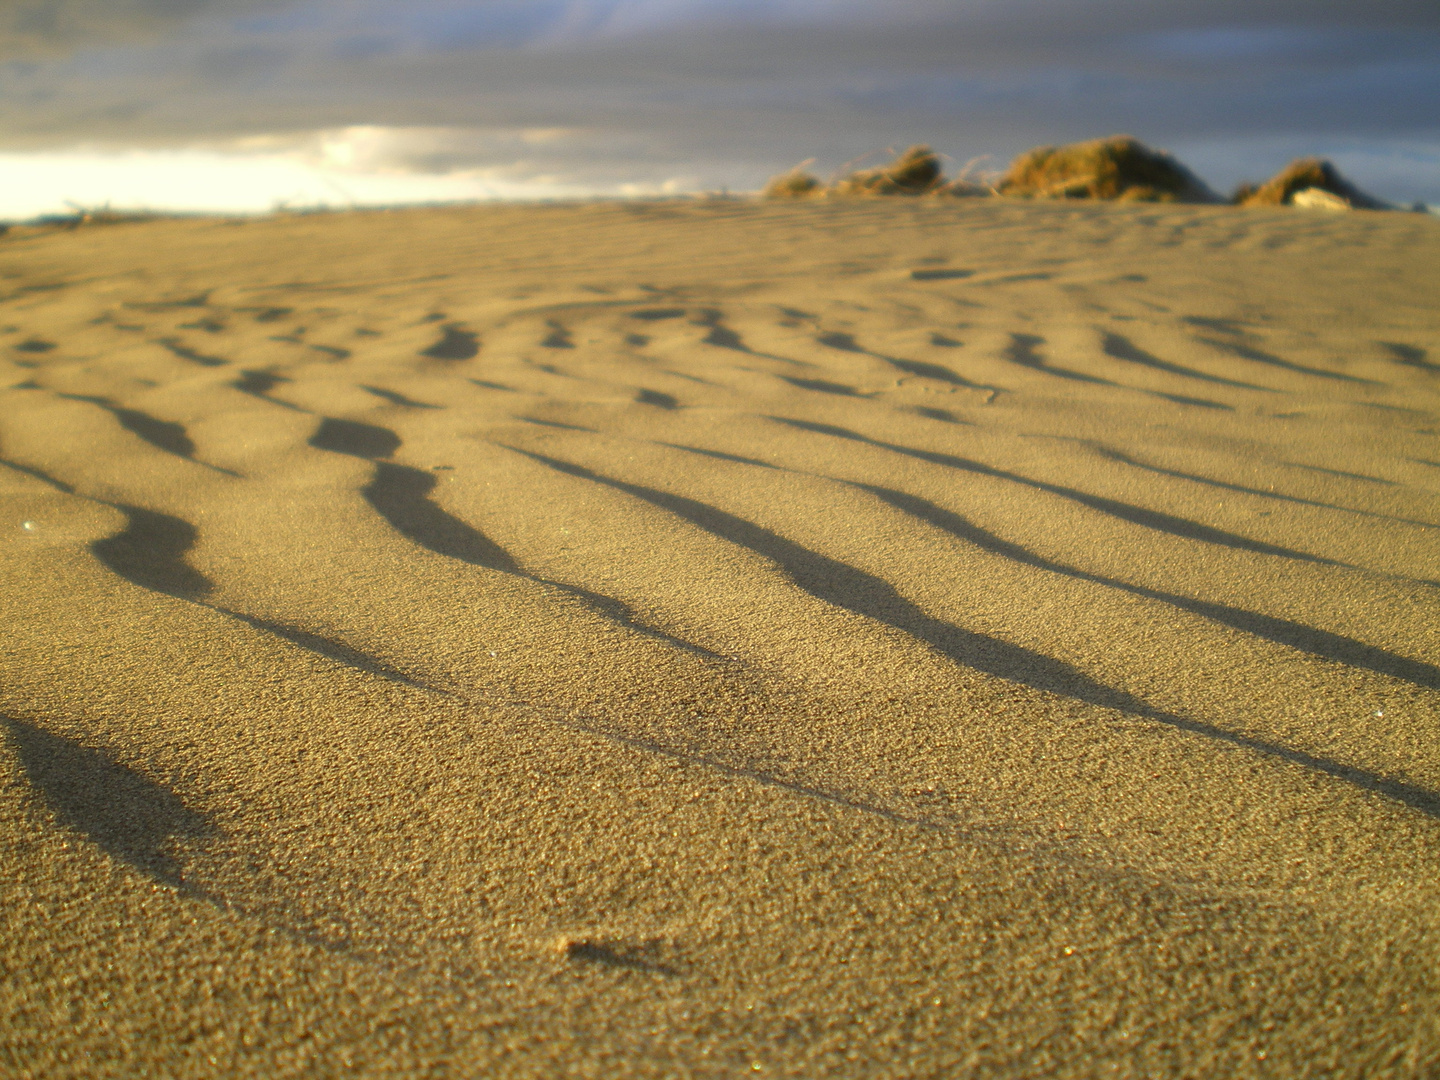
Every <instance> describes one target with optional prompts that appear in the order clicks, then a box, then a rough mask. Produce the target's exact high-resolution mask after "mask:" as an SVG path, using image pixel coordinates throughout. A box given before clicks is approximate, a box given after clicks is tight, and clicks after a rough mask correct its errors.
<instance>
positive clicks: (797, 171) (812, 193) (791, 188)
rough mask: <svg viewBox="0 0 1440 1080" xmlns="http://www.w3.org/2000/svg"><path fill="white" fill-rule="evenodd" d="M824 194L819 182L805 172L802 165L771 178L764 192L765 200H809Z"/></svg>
mask: <svg viewBox="0 0 1440 1080" xmlns="http://www.w3.org/2000/svg"><path fill="white" fill-rule="evenodd" d="M824 193H825V189H824V188H823V187H822V186H821V184H820V181H819V180H816V179H815V177H813V176H811V175H810V174H809V173H808V172H806V171H805V167H804V166H803V165H797V166H796V167H795V168H793V169H791V170H790V171H789V172H786V173H781V174H780V175H779V176H772V177H771V178H770V181H769V183H767V184H766V185H765V191H764V195H765V198H767V199H811V198H815V197H817V196H819V195H823V194H824Z"/></svg>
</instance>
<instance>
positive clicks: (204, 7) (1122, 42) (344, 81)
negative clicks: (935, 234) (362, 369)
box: [0, 0, 1440, 220]
mask: <svg viewBox="0 0 1440 1080" xmlns="http://www.w3.org/2000/svg"><path fill="white" fill-rule="evenodd" d="M1120 132H1124V133H1128V134H1132V135H1135V136H1137V137H1138V138H1140V139H1142V140H1143V141H1145V142H1147V143H1149V144H1151V145H1153V146H1157V147H1162V148H1165V149H1168V150H1170V151H1172V152H1173V153H1175V154H1176V155H1177V156H1179V157H1180V158H1181V160H1182V161H1184V162H1186V163H1187V164H1188V165H1189V166H1190V167H1191V168H1192V169H1194V170H1195V171H1196V172H1197V173H1199V174H1200V175H1201V176H1202V177H1203V178H1205V179H1206V180H1208V181H1209V182H1210V184H1211V185H1212V186H1213V187H1215V188H1216V189H1217V190H1219V191H1221V192H1228V191H1229V190H1230V189H1231V188H1232V187H1233V186H1234V185H1235V184H1236V183H1238V182H1239V181H1241V180H1259V179H1264V178H1265V177H1267V176H1269V175H1271V174H1273V173H1274V172H1275V171H1277V170H1278V169H1279V168H1280V167H1282V166H1283V165H1284V164H1285V163H1286V162H1287V161H1289V160H1290V159H1291V158H1293V157H1297V156H1302V155H1311V154H1317V155H1322V156H1327V157H1330V158H1331V159H1332V160H1334V161H1335V162H1336V164H1337V165H1338V166H1339V167H1340V169H1341V170H1342V171H1343V172H1345V173H1346V174H1347V175H1349V176H1350V177H1351V178H1352V179H1353V180H1355V181H1356V182H1357V183H1359V184H1360V185H1361V186H1362V187H1365V188H1367V189H1369V190H1371V191H1372V192H1373V193H1374V194H1376V195H1379V196H1381V197H1383V198H1388V199H1391V200H1395V201H1397V202H1406V203H1408V202H1411V201H1416V200H1423V201H1426V202H1430V203H1435V204H1440V3H1437V2H1436V0H1368V2H1359V0H1248V2H1240V0H764V2H761V0H0V218H6V219H12V220H13V219H17V218H23V217H28V216H33V215H35V214H40V213H47V212H64V211H65V210H66V209H67V205H68V204H73V205H78V206H84V207H98V206H101V205H105V204H107V203H108V204H109V205H111V206H112V207H114V208H117V209H118V208H142V207H144V208H150V209H160V210H166V209H169V210H222V211H254V212H260V211H266V210H270V209H274V208H276V207H287V206H288V207H293V208H300V207H310V206H324V205H328V206H346V205H367V204H384V203H398V202H413V201H448V200H464V199H493V198H506V199H520V198H569V197H576V196H588V195H618V196H625V195H658V194H672V193H680V192H689V191H701V190H712V191H714V190H722V189H729V190H732V191H743V190H754V189H756V188H758V187H759V186H760V185H761V184H762V183H763V182H764V180H765V178H766V177H768V176H769V175H772V174H774V173H776V172H780V171H783V170H784V169H786V168H788V167H790V166H792V165H794V164H796V163H798V162H801V161H805V160H808V159H814V164H813V165H812V166H811V167H812V168H813V170H814V171H816V172H817V173H819V174H820V175H822V176H825V175H827V174H829V173H831V172H833V171H835V170H838V169H840V168H842V167H843V166H845V165H846V164H847V163H853V162H855V161H857V160H864V161H867V162H869V161H875V160H878V159H881V158H883V156H884V154H885V152H886V151H887V149H900V148H903V147H905V146H907V145H910V144H911V143H914V142H927V143H930V144H931V145H933V146H934V147H935V148H936V149H937V150H939V151H941V152H942V153H944V154H945V155H947V156H948V157H949V158H950V159H951V162H952V165H951V169H952V171H955V170H959V169H961V168H962V167H964V166H965V165H966V164H967V163H971V162H974V164H973V165H971V167H972V168H973V169H977V170H998V169H1001V168H1003V167H1004V165H1005V164H1006V163H1007V162H1008V161H1009V160H1010V159H1011V158H1012V157H1013V156H1014V155H1015V154H1017V153H1019V152H1021V151H1023V150H1025V149H1027V148H1029V147H1031V146H1035V145H1038V144H1042V143H1062V142H1069V141H1075V140H1080V139H1087V138H1094V137H1097V136H1102V135H1109V134H1116V133H1120ZM866 155H868V157H866ZM977 159H978V160H977Z"/></svg>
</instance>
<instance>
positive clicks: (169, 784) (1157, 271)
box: [0, 199, 1440, 1078]
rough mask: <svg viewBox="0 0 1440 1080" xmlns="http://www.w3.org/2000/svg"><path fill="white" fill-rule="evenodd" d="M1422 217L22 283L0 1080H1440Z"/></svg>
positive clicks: (452, 216) (585, 215) (1086, 221)
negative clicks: (357, 1079)
mask: <svg viewBox="0 0 1440 1080" xmlns="http://www.w3.org/2000/svg"><path fill="white" fill-rule="evenodd" d="M1437 297H1440V222H1437V221H1435V220H1434V219H1433V218H1429V217H1426V216H1423V215H1410V214H1398V213H1392V214H1385V213H1353V214H1346V215H1339V214H1335V215H1327V214H1311V213H1306V212H1303V211H1294V210H1284V209H1278V210H1237V209H1234V208H1230V207H1159V208H1157V207H1151V206H1118V205H1094V204H1090V205H1084V204H1047V203H1027V202H1011V201H1008V200H999V199H993V200H988V199H987V200H964V201H959V202H956V203H929V202H924V203H922V202H912V201H904V200H902V201H897V202H885V201H875V202H865V203H852V204H843V203H815V204H792V205H765V204H760V203H755V202H750V201H744V200H733V199H732V200H725V199H717V200H711V201H703V200H695V201H684V200H678V201H670V202H649V203H647V202H639V203H622V204H601V205H557V206H541V207H533V206H532V207H500V206H497V207H477V208H458V209H456V208H451V209H418V210H408V211H403V212H388V213H386V212H376V213H337V214H317V215H308V216H307V215H297V216H280V217H274V218H269V219H264V220H253V221H219V220H192V221H154V222H149V223H142V224H120V225H106V226H89V227H82V228H79V229H76V230H73V231H65V230H53V229H52V230H35V229H30V230H27V229H17V230H13V231H12V232H11V233H10V234H9V235H8V236H7V237H5V238H4V239H3V240H0V331H3V334H0V342H3V350H0V459H3V461H4V465H3V466H0V620H3V622H0V626H3V631H0V717H3V718H4V726H5V731H4V732H3V733H0V736H3V737H0V904H3V910H4V912H5V923H4V930H3V935H0V968H3V976H4V977H3V980H0V1072H4V1074H5V1075H10V1076H37V1077H38V1076H44V1077H64V1076H84V1077H107V1076H141V1075H143V1076H225V1077H232V1076H257V1077H287V1076H302V1075H304V1076H340V1075H344V1076H402V1077H408V1076H456V1077H460V1076H464V1077H471V1076H474V1077H479V1076H485V1077H507V1076H517V1077H518V1076H567V1077H569V1076H574V1077H584V1076H597V1077H599V1076H604V1077H645V1076H661V1077H688V1076H696V1077H709V1076H715V1077H736V1076H741V1075H747V1076H792V1077H848V1076H853V1077H907V1078H909V1077H959V1076H967V1077H969V1076H1006V1077H1030V1076H1047V1077H1050V1076H1057V1077H1090V1076H1102V1075H1103V1076H1120V1077H1249V1076H1319V1075H1325V1076H1340V1077H1346V1076H1353V1077H1422V1076H1434V1075H1436V1074H1437V1072H1440V1023H1437V1015H1440V974H1437V972H1440V938H1437V930H1440V437H1437V432H1440V310H1437V305H1436V298H1437Z"/></svg>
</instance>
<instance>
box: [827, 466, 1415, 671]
mask: <svg viewBox="0 0 1440 1080" xmlns="http://www.w3.org/2000/svg"><path fill="white" fill-rule="evenodd" d="M839 482H840V483H845V484H849V485H850V486H851V487H855V488H859V489H860V490H862V491H867V492H869V493H870V494H871V495H874V496H875V497H876V498H877V499H880V500H881V501H882V502H885V503H888V504H889V505H890V506H893V507H894V508H895V509H897V510H900V511H902V512H903V513H906V514H909V515H910V516H911V517H914V518H917V519H919V520H921V521H923V522H925V523H926V524H928V525H932V526H934V527H935V528H937V529H939V530H941V531H942V532H945V533H949V534H950V535H951V536H953V537H955V538H956V539H959V540H964V541H966V542H968V543H971V544H974V545H975V546H976V547H978V548H980V549H981V550H983V551H988V552H990V553H991V554H992V555H1001V556H1003V557H1005V558H1007V559H1010V560H1012V561H1014V562H1018V563H1023V564H1024V565H1026V566H1033V567H1035V568H1036V569H1039V570H1046V571H1049V572H1051V573H1055V574H1061V575H1064V576H1065V577H1069V578H1074V579H1076V580H1077V581H1090V582H1094V583H1095V584H1097V585H1104V586H1107V587H1109V588H1112V589H1119V590H1120V591H1122V592H1126V593H1130V594H1131V595H1132V596H1141V597H1144V598H1146V599H1147V600H1158V601H1160V602H1161V603H1165V604H1169V605H1170V606H1171V607H1175V608H1179V609H1181V610H1183V611H1188V612H1191V613H1192V614H1195V615H1199V616H1201V617H1203V618H1206V619H1209V620H1211V621H1212V622H1217V623H1220V624H1222V625H1224V626H1229V627H1231V628H1232V629H1235V630H1240V631H1243V632H1244V633H1247V634H1252V635H1254V636H1255V637H1259V638H1264V639H1265V640H1266V641H1272V642H1274V643H1275V644H1277V645H1285V646H1288V647H1289V648H1292V649H1296V650H1298V651H1300V652H1304V653H1308V654H1310V655H1311V656H1316V657H1319V658H1320V659H1322V660H1330V661H1334V662H1335V663H1340V664H1346V665H1349V666H1351V667H1358V668H1365V669H1366V670H1368V671H1373V672H1375V673H1376V674H1379V675H1388V676H1391V677H1393V678H1397V679H1403V680H1405V681H1406V682H1410V683H1413V684H1415V685H1416V686H1422V687H1425V688H1427V689H1431V690H1440V668H1437V667H1436V666H1435V665H1433V664H1427V663H1424V662H1423V661H1420V660H1412V659H1410V658H1409V657H1405V656H1400V655H1399V654H1397V653H1392V652H1390V651H1388V650H1386V649H1382V648H1379V647H1378V646H1374V645H1367V644H1366V643H1364V642H1362V641H1356V640H1355V639H1354V638H1349V637H1345V636H1344V635H1343V634H1334V633H1331V632H1330V631H1328V630H1317V629H1316V628H1314V627H1312V626H1306V625H1305V624H1304V623H1297V622H1293V621H1291V620H1289V619H1281V618H1277V617H1275V616H1271V615H1262V614H1259V613H1257V612H1253V611H1247V610H1245V609H1244V608H1237V607H1231V606H1229V605H1227V604H1217V603H1212V602H1210V601H1207V600H1196V599H1193V598H1191V597H1188V596H1179V595H1177V594H1175V593H1167V592H1162V591H1160V590H1158V589H1150V588H1146V587H1145V586H1143V585H1132V584H1130V583H1129V582H1127V581H1121V580H1119V579H1117V578H1112V577H1106V576H1104V575H1103V574H1092V573H1090V572H1089V571H1086V570H1081V569H1079V568H1077V567H1073V566H1067V565H1066V564H1064V563H1058V562H1053V561H1052V560H1050V559H1046V558H1044V557H1043V556H1040V555H1037V554H1035V553H1034V552H1032V551H1029V550H1027V549H1026V548H1023V547H1021V546H1020V545H1019V544H1015V543H1011V542H1010V541H1008V540H1002V539H1001V538H1000V537H998V536H996V535H995V534H993V533H991V532H988V531H987V530H985V529H982V528H981V527H980V526H978V525H976V524H974V523H973V522H971V521H968V520H966V519H965V518H963V517H961V516H960V515H959V514H956V513H954V512H953V511H950V510H946V509H945V508H944V507H941V506H936V505H935V504H934V503H932V502H929V501H927V500H925V499H922V498H920V497H918V496H916V495H910V494H907V493H905V492H901V491H894V490H892V489H890V488H884V487H878V486H876V485H873V484H862V483H858V482H856V481H851V480H844V481H839Z"/></svg>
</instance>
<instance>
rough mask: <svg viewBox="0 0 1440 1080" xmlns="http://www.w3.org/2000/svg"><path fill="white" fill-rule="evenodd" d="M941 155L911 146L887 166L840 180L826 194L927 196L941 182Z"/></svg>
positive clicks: (922, 147) (854, 173)
mask: <svg viewBox="0 0 1440 1080" xmlns="http://www.w3.org/2000/svg"><path fill="white" fill-rule="evenodd" d="M943 179H944V178H943V176H942V175H941V167H940V155H939V154H937V153H935V151H934V150H931V149H930V147H928V146H912V147H910V149H908V150H906V151H905V152H904V153H903V154H901V155H900V156H899V157H897V158H896V159H895V160H894V161H892V162H890V164H888V165H882V166H880V167H879V168H878V169H864V170H862V171H860V172H853V173H851V174H850V175H848V176H845V177H842V178H841V179H840V180H839V181H838V182H836V184H835V185H834V186H833V187H832V188H831V189H830V192H829V194H831V195H839V196H860V197H867V196H873V195H926V194H929V193H930V192H932V191H934V190H935V189H936V188H938V187H939V186H940V185H941V184H942V182H943Z"/></svg>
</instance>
